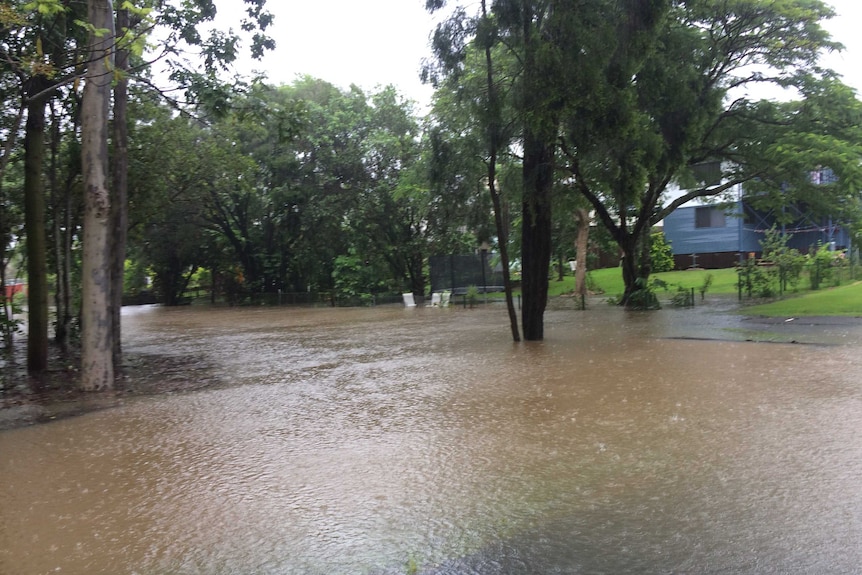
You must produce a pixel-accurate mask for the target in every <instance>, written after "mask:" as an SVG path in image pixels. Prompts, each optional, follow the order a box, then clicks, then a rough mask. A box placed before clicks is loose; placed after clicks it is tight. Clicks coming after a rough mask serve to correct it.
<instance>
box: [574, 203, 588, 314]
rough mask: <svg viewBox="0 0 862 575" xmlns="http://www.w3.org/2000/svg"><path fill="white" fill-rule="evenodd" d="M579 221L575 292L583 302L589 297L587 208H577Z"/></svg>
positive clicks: (576, 214) (576, 241)
mask: <svg viewBox="0 0 862 575" xmlns="http://www.w3.org/2000/svg"><path fill="white" fill-rule="evenodd" d="M575 219H576V220H577V222H578V235H577V236H576V237H575V256H576V259H575V264H576V265H575V293H576V294H577V295H578V297H580V298H581V302H584V301H585V298H586V297H587V250H588V249H589V240H590V211H589V210H588V209H586V208H578V209H576V210H575Z"/></svg>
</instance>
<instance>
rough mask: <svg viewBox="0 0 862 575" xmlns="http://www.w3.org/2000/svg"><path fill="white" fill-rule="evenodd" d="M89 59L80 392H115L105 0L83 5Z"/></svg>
mask: <svg viewBox="0 0 862 575" xmlns="http://www.w3.org/2000/svg"><path fill="white" fill-rule="evenodd" d="M87 7H88V15H89V20H90V23H91V24H92V25H93V26H94V28H95V29H96V30H108V31H109V32H107V33H104V34H102V35H101V36H96V35H94V34H91V35H90V58H89V66H88V67H87V76H86V86H85V88H84V98H83V104H82V110H81V155H82V164H81V165H82V169H83V175H84V241H83V263H82V280H83V281H82V294H81V389H82V390H85V391H96V390H103V389H111V388H113V386H114V370H113V350H114V345H113V341H112V335H113V330H112V327H111V324H112V322H111V309H110V302H111V277H110V276H111V274H110V268H111V265H110V264H111V249H110V246H109V238H110V232H111V225H110V224H111V201H110V195H109V192H108V188H107V179H108V169H107V167H108V113H109V110H110V97H111V82H112V80H113V72H114V70H113V62H112V58H113V55H112V51H111V47H112V43H113V41H114V33H113V29H114V18H113V9H112V6H111V2H110V0H89V1H88V2H87Z"/></svg>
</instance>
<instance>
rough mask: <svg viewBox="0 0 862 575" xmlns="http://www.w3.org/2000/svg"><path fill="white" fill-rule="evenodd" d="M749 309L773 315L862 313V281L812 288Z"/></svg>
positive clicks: (751, 311)
mask: <svg viewBox="0 0 862 575" xmlns="http://www.w3.org/2000/svg"><path fill="white" fill-rule="evenodd" d="M745 313H746V314H750V315H766V316H771V317H801V316H812V315H840V316H851V317H858V316H862V282H854V283H852V284H848V285H846V286H840V287H835V288H826V289H822V290H818V291H808V292H805V293H804V294H802V295H800V296H797V297H791V298H787V299H783V300H779V301H776V302H772V303H767V304H763V305H755V306H751V307H747V308H745Z"/></svg>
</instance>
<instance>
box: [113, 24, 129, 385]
mask: <svg viewBox="0 0 862 575" xmlns="http://www.w3.org/2000/svg"><path fill="white" fill-rule="evenodd" d="M128 27H129V11H128V10H126V9H125V8H120V9H119V10H117V28H116V29H117V30H118V31H119V32H120V33H121V34H122V33H123V31H124V30H126V29H127V28H128ZM116 67H117V70H118V71H119V73H120V76H119V77H118V78H117V82H116V84H115V86H114V139H113V144H114V157H113V162H114V163H113V180H114V181H113V184H114V186H113V187H114V189H113V192H114V201H113V202H112V203H111V220H112V225H111V227H112V228H113V235H114V237H113V240H114V241H113V242H112V243H111V247H112V250H113V251H112V253H111V318H112V319H111V327H112V328H113V332H114V333H113V336H112V337H113V340H114V349H113V362H114V371H115V372H119V371H120V369H121V367H122V354H123V349H122V343H121V336H122V324H121V320H120V313H121V311H122V307H123V280H124V275H125V274H124V272H125V264H126V241H127V237H128V228H129V199H128V197H129V193H128V190H129V177H128V175H129V128H128V121H127V118H128V107H129V79H128V76H127V73H128V70H129V51H128V49H126V48H125V47H120V48H119V49H118V50H117V54H116Z"/></svg>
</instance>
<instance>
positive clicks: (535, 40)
mask: <svg viewBox="0 0 862 575" xmlns="http://www.w3.org/2000/svg"><path fill="white" fill-rule="evenodd" d="M522 8H523V10H522V13H521V18H522V26H523V30H522V33H523V40H524V86H525V89H524V96H523V100H522V106H523V112H524V115H525V120H524V160H523V167H522V173H523V186H524V189H523V197H522V227H521V262H522V285H521V294H522V297H523V301H522V308H521V323H522V328H523V330H524V339H525V340H527V341H537V340H541V339H543V338H544V337H545V333H544V332H545V319H544V315H545V307H546V306H547V303H548V266H549V265H550V263H551V231H552V230H551V189H552V187H553V184H554V152H555V144H556V140H557V130H558V128H559V112H558V111H556V110H555V109H554V105H553V102H552V99H551V94H553V93H554V86H553V85H552V76H553V74H552V72H553V70H554V62H553V61H552V60H549V57H548V55H547V54H540V51H541V50H540V48H541V45H540V44H541V43H542V42H544V41H546V36H545V35H544V34H543V33H540V32H539V31H537V30H535V26H536V22H535V19H536V18H535V17H536V14H535V13H534V10H533V7H532V5H531V3H530V2H526V1H525V2H523V3H522Z"/></svg>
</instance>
